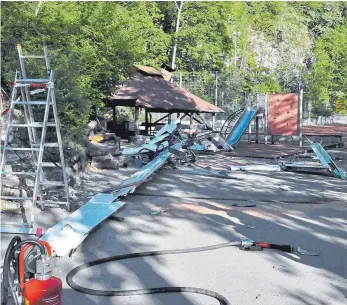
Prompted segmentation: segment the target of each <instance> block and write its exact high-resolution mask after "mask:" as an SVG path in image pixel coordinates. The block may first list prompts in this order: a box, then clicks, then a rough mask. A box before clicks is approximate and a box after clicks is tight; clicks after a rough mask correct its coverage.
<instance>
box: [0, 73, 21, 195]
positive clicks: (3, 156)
mask: <svg viewBox="0 0 347 305" xmlns="http://www.w3.org/2000/svg"><path fill="white" fill-rule="evenodd" d="M17 75H18V73H17V72H16V79H17ZM15 81H16V80H15ZM16 95H17V88H16V87H14V88H13V90H12V94H11V105H10V111H9V114H8V120H7V126H6V135H5V142H4V148H3V155H2V158H1V164H0V176H2V172H3V171H4V167H5V159H6V152H7V150H6V147H7V146H8V140H9V137H10V128H11V122H12V115H13V111H14V107H15V105H14V104H13V103H12V101H13V100H14V99H15V98H16ZM1 186H2V185H1ZM1 190H2V187H1V188H0V192H1Z"/></svg>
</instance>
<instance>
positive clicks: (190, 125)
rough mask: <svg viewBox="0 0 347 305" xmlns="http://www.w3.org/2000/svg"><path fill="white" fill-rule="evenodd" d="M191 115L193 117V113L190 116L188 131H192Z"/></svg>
mask: <svg viewBox="0 0 347 305" xmlns="http://www.w3.org/2000/svg"><path fill="white" fill-rule="evenodd" d="M193 115H194V113H193V112H192V113H191V114H190V120H189V131H191V130H192V126H193Z"/></svg>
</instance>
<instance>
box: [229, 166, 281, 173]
mask: <svg viewBox="0 0 347 305" xmlns="http://www.w3.org/2000/svg"><path fill="white" fill-rule="evenodd" d="M228 170H230V171H244V172H251V171H254V172H256V171H266V172H267V171H269V172H280V171H281V170H282V167H281V166H280V165H278V164H254V165H229V166H228Z"/></svg>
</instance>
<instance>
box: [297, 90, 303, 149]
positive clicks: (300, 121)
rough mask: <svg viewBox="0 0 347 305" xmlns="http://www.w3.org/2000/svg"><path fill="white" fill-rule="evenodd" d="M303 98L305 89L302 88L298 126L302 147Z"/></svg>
mask: <svg viewBox="0 0 347 305" xmlns="http://www.w3.org/2000/svg"><path fill="white" fill-rule="evenodd" d="M303 99H304V90H302V89H300V97H299V122H298V125H299V126H298V128H299V130H298V131H299V142H300V147H302V145H303V143H302V108H303V107H302V104H303Z"/></svg>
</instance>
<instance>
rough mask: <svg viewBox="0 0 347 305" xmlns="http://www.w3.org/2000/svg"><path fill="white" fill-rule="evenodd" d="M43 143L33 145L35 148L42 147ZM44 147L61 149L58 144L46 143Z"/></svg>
mask: <svg viewBox="0 0 347 305" xmlns="http://www.w3.org/2000/svg"><path fill="white" fill-rule="evenodd" d="M40 145H41V143H33V146H40ZM44 147H59V144H58V143H57V142H54V143H44Z"/></svg>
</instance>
